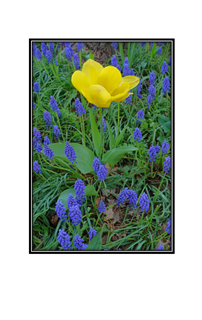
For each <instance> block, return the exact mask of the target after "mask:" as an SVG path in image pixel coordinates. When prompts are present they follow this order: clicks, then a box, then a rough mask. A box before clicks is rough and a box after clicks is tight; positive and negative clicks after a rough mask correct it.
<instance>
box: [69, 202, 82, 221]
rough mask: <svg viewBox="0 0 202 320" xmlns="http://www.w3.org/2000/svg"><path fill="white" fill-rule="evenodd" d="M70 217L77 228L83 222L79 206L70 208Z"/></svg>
mask: <svg viewBox="0 0 202 320" xmlns="http://www.w3.org/2000/svg"><path fill="white" fill-rule="evenodd" d="M69 217H70V219H71V221H72V223H73V224H74V225H75V226H77V225H78V224H79V223H80V222H81V210H80V209H79V206H78V205H77V206H72V207H70V208H69Z"/></svg>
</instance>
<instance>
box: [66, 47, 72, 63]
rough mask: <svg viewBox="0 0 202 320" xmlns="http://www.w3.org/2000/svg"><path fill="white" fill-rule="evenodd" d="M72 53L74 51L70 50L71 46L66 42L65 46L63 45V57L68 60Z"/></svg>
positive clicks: (70, 58)
mask: <svg viewBox="0 0 202 320" xmlns="http://www.w3.org/2000/svg"><path fill="white" fill-rule="evenodd" d="M73 55H74V51H73V50H72V47H71V45H70V44H68V46H67V47H65V57H66V58H67V60H68V61H71V60H72V58H73Z"/></svg>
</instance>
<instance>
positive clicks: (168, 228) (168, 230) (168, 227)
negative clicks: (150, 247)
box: [166, 218, 171, 234]
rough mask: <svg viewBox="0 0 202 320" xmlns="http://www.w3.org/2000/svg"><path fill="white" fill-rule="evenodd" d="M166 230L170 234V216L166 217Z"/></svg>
mask: <svg viewBox="0 0 202 320" xmlns="http://www.w3.org/2000/svg"><path fill="white" fill-rule="evenodd" d="M166 231H167V232H168V234H171V218H169V219H168V222H167V226H166Z"/></svg>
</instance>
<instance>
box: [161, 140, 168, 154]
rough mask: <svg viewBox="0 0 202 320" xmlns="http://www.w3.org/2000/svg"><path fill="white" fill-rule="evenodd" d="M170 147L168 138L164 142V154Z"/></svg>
mask: <svg viewBox="0 0 202 320" xmlns="http://www.w3.org/2000/svg"><path fill="white" fill-rule="evenodd" d="M168 149H169V143H168V141H167V140H164V141H163V143H162V154H166V153H167V152H168Z"/></svg>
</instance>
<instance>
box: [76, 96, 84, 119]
mask: <svg viewBox="0 0 202 320" xmlns="http://www.w3.org/2000/svg"><path fill="white" fill-rule="evenodd" d="M74 106H75V109H76V114H77V117H79V116H81V115H82V114H85V112H86V110H85V108H84V106H83V105H82V103H81V101H80V100H79V98H77V99H76V100H75V104H74Z"/></svg>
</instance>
